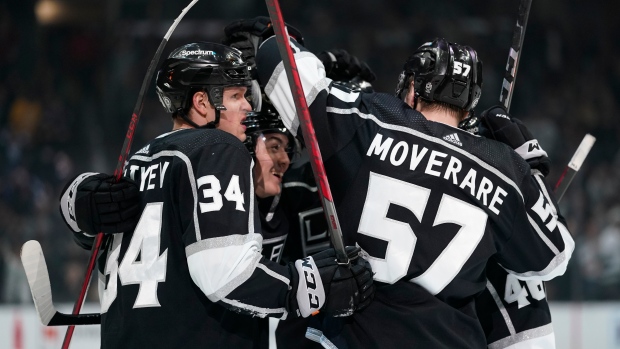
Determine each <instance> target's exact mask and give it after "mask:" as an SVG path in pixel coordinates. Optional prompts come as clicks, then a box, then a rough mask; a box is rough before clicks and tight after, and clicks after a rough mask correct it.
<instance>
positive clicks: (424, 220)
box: [233, 25, 574, 348]
mask: <svg viewBox="0 0 620 349" xmlns="http://www.w3.org/2000/svg"><path fill="white" fill-rule="evenodd" d="M252 28H253V26H251V25H250V26H246V27H238V28H236V30H237V32H238V33H247V34H248V35H253V31H252V30H253V29H252ZM258 34H259V35H260V33H258ZM257 41H258V42H259V44H260V46H258V47H259V49H258V52H257V55H256V63H257V67H258V76H259V79H260V82H261V84H263V85H264V86H265V93H266V94H267V96H268V97H269V99H270V100H271V101H272V102H273V104H274V106H275V107H276V109H278V111H279V112H280V114H281V116H282V118H283V120H284V122H285V125H287V127H289V129H290V130H291V131H293V132H294V133H296V132H295V129H296V127H297V126H296V125H299V120H298V119H297V117H296V115H295V114H294V112H292V111H293V110H294V108H293V107H292V106H293V104H294V103H293V100H292V95H291V93H290V89H289V86H288V82H287V80H286V79H284V78H282V77H281V76H280V74H284V72H283V70H282V69H281V68H278V67H279V66H280V67H281V64H282V63H281V59H280V57H279V54H278V49H277V45H276V40H275V39H274V38H269V39H265V38H262V37H259V40H257ZM290 41H291V45H293V48H294V52H295V56H296V60H297V67H298V71H299V73H300V77H301V80H302V84H303V86H304V91H305V92H306V98H307V101H308V104H309V108H310V112H311V115H312V120H313V123H314V128H315V132H316V135H317V140H318V142H319V145H320V147H321V152H322V155H323V159H324V163H325V166H326V171H327V175H328V178H329V179H330V184H331V186H332V189H333V192H332V194H333V197H334V200H335V203H336V207H337V210H338V213H339V217H340V221H341V224H342V231H343V234H344V238H345V243H347V244H353V243H355V244H358V245H359V246H361V247H362V248H363V249H364V251H365V252H366V253H367V254H368V255H369V258H370V261H371V264H372V265H373V270H374V272H375V281H379V282H381V283H383V285H382V286H381V287H379V288H378V289H377V293H376V297H375V302H373V303H372V304H371V305H370V306H369V307H368V308H367V309H366V310H365V311H364V312H361V313H359V314H356V315H354V316H353V317H351V318H350V319H346V320H345V323H344V324H343V328H342V331H341V332H340V336H339V338H336V339H341V340H342V342H344V343H345V344H346V345H348V346H349V347H351V348H357V347H364V348H372V347H377V348H390V347H405V346H407V345H410V344H412V343H415V345H417V346H420V347H433V348H437V347H445V348H454V347H459V348H481V347H485V346H486V341H485V336H484V332H483V331H482V328H481V326H480V324H479V323H478V321H477V319H476V315H475V309H474V301H473V300H474V297H475V296H476V295H477V294H478V293H480V292H481V291H482V290H483V289H484V288H485V284H486V278H485V274H484V270H485V266H486V263H487V261H488V260H489V259H494V260H496V261H497V262H498V263H500V265H501V266H502V267H503V268H505V269H506V270H507V271H509V272H510V273H511V274H512V275H514V276H515V277H517V278H519V279H522V280H532V281H536V280H550V279H552V278H554V277H556V276H559V275H562V274H563V273H564V271H565V270H566V265H567V263H568V260H569V259H570V256H571V254H572V251H573V248H574V242H573V240H572V238H571V236H570V233H569V232H568V230H567V229H566V224H565V221H564V219H563V217H562V216H561V215H560V214H559V212H558V210H557V207H556V205H555V201H554V200H553V199H552V195H550V194H549V192H548V191H547V190H546V188H545V186H544V178H543V177H542V176H540V175H536V174H535V175H532V174H531V173H530V165H528V163H527V162H526V161H525V160H524V158H525V159H527V158H532V157H536V156H544V155H545V153H544V152H543V151H542V150H541V149H540V147H539V146H538V145H537V144H536V143H535V142H534V141H533V140H531V139H530V140H527V141H528V142H527V144H525V146H524V145H523V144H511V143H510V139H504V140H503V141H504V142H505V144H502V143H500V142H497V141H496V140H489V139H486V138H484V137H476V136H473V135H471V134H470V133H467V132H465V131H462V130H460V129H458V128H457V126H458V124H459V122H460V121H462V120H463V119H464V118H466V117H467V115H468V113H469V112H470V111H471V110H472V109H473V107H475V105H476V104H477V102H478V100H479V97H480V92H481V85H482V71H481V70H482V63H481V61H480V60H479V59H478V57H477V54H476V52H475V51H474V50H473V49H471V48H470V47H467V46H462V45H457V44H451V43H448V42H447V41H445V40H443V39H438V40H435V41H433V42H430V43H427V44H425V45H423V46H421V47H420V48H419V49H418V50H417V51H416V52H415V53H414V55H413V56H412V57H411V59H410V60H408V65H410V66H411V68H412V70H413V71H414V72H415V74H413V75H406V74H403V75H402V76H401V79H400V84H399V97H400V98H401V99H400V100H399V99H398V98H394V97H393V96H389V95H385V94H377V93H363V92H359V91H353V90H350V89H346V88H343V87H342V86H338V85H336V84H333V83H332V82H331V80H329V79H327V78H325V73H324V69H323V66H322V64H321V62H320V61H319V60H318V59H317V58H316V56H314V55H312V54H311V53H309V52H307V51H306V50H305V48H304V47H303V46H301V45H299V44H298V43H297V42H295V40H292V39H291V40H290ZM233 45H234V44H233ZM403 101H404V102H405V103H403ZM530 145H531V147H530ZM522 146H524V148H525V152H524V151H522V149H523V148H521V147H522ZM522 155H523V157H522Z"/></svg>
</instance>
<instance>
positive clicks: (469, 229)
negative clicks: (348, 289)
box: [358, 172, 487, 294]
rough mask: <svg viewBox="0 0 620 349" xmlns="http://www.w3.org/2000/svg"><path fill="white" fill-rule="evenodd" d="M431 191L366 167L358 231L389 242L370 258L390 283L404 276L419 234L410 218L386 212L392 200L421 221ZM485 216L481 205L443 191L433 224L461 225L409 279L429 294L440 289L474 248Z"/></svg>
mask: <svg viewBox="0 0 620 349" xmlns="http://www.w3.org/2000/svg"><path fill="white" fill-rule="evenodd" d="M430 193H431V190H430V189H428V188H424V187H420V186H417V185H415V184H411V183H407V182H404V181H400V180H398V179H394V178H391V177H387V176H383V175H380V174H376V173H372V172H371V173H370V180H369V183H368V193H367V196H366V202H365V203H364V210H363V212H362V218H361V220H360V225H359V228H358V233H360V234H363V235H368V236H371V237H374V238H377V239H380V240H385V241H387V242H388V246H387V251H386V253H385V258H377V257H372V256H370V258H369V262H370V264H371V266H372V270H373V271H374V272H375V276H374V279H375V280H376V281H380V282H385V283H389V284H392V283H394V282H396V281H398V280H400V279H401V278H403V277H404V276H405V275H406V274H407V271H408V269H409V265H410V264H411V259H412V258H413V254H414V250H415V247H416V242H417V240H418V238H417V236H416V234H415V232H414V231H413V230H412V229H411V226H410V225H409V224H408V223H406V222H400V221H396V220H393V219H390V218H387V217H386V215H387V211H388V208H389V207H390V204H396V205H399V206H402V207H404V208H407V209H408V210H410V211H411V212H413V214H414V215H415V216H416V218H417V219H418V221H420V222H421V221H422V216H423V215H424V209H425V208H426V205H427V202H428V198H429V196H430ZM486 222H487V214H486V213H485V212H484V211H483V210H482V209H480V208H479V207H476V206H472V205H470V204H468V203H466V202H464V201H462V200H459V199H457V198H455V197H452V196H450V195H446V194H444V195H443V197H442V198H441V203H440V204H439V209H438V210H437V214H436V216H435V221H434V223H433V226H436V225H439V224H444V223H454V224H457V225H459V226H461V229H460V230H459V231H458V233H457V234H456V236H455V237H454V238H453V239H452V241H450V243H449V244H448V246H446V248H445V249H444V250H443V251H442V252H441V254H440V255H439V257H437V259H436V260H435V261H434V262H433V264H432V265H431V266H430V267H429V268H428V269H427V270H426V271H425V272H424V273H422V274H421V275H420V276H418V277H415V278H413V279H411V280H410V281H411V282H414V283H417V284H419V285H421V286H423V287H424V288H426V289H427V290H428V291H429V292H430V293H432V294H437V293H439V292H441V290H443V289H444V288H445V287H446V285H448V284H449V283H450V281H452V279H454V277H455V276H456V275H457V274H458V272H459V271H460V270H461V268H462V267H463V265H464V264H465V262H466V261H467V260H468V259H469V257H470V256H471V254H472V253H473V252H474V249H475V248H476V246H477V245H478V243H479V242H480V240H481V239H482V236H483V235H484V229H485V226H486Z"/></svg>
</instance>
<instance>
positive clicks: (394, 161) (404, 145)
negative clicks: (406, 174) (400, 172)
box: [390, 141, 409, 166]
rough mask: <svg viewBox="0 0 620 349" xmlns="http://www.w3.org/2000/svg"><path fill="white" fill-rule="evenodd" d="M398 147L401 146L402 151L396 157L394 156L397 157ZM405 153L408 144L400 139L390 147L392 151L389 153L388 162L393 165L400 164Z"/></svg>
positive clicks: (403, 159) (407, 151)
mask: <svg viewBox="0 0 620 349" xmlns="http://www.w3.org/2000/svg"><path fill="white" fill-rule="evenodd" d="M400 148H403V153H402V154H400V157H399V158H398V159H396V157H398V151H399V150H400ZM407 153H409V146H408V145H407V142H403V141H400V142H398V143H396V145H395V146H394V148H392V152H391V153H390V162H391V163H392V165H394V166H400V165H402V164H403V162H405V158H406V157H407Z"/></svg>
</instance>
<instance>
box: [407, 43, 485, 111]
mask: <svg viewBox="0 0 620 349" xmlns="http://www.w3.org/2000/svg"><path fill="white" fill-rule="evenodd" d="M411 78H413V81H414V89H415V93H416V97H420V98H422V100H424V101H427V102H433V101H437V102H444V103H447V104H449V105H453V106H456V107H458V108H461V109H463V110H466V111H469V110H472V109H473V108H474V107H475V106H476V104H478V101H479V100H480V95H481V93H482V61H481V60H480V59H479V58H478V54H477V53H476V51H475V50H474V49H473V48H471V47H469V46H463V45H459V44H456V43H449V42H448V41H447V40H445V39H442V38H437V39H435V40H433V41H432V42H427V43H425V44H423V45H422V46H420V47H419V48H418V49H417V50H416V51H415V52H414V53H413V55H411V56H410V57H409V58H408V59H407V61H406V62H405V65H404V67H403V71H402V73H401V74H400V76H399V81H398V86H397V88H396V95H397V96H398V97H399V98H404V96H403V95H402V94H403V92H404V91H405V90H407V89H408V84H409V81H411Z"/></svg>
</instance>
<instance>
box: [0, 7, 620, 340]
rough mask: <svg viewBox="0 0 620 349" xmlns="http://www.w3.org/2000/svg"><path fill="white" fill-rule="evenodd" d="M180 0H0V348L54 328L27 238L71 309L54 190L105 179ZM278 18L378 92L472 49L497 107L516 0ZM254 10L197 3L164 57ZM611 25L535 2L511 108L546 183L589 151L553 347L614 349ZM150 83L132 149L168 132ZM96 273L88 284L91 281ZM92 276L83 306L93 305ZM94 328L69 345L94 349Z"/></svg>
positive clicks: (617, 325) (568, 211) (595, 12)
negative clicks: (37, 297) (35, 282)
mask: <svg viewBox="0 0 620 349" xmlns="http://www.w3.org/2000/svg"><path fill="white" fill-rule="evenodd" d="M188 3H189V1H178V0H174V1H173V0H151V1H147V0H105V1H101V0H99V1H93V0H0V82H1V83H0V348H7V349H25V348H59V347H60V343H61V342H62V339H63V336H64V332H65V328H64V327H56V328H51V327H50V328H46V327H44V326H42V325H41V324H40V322H39V320H38V317H37V316H36V313H35V311H34V305H33V302H32V298H31V295H30V292H29V289H28V285H27V282H26V277H25V274H24V270H23V268H22V265H21V262H20V260H19V252H20V247H21V246H22V244H23V243H24V242H26V241H27V240H32V239H35V240H38V241H39V242H40V243H41V245H42V247H43V251H44V254H45V255H46V257H47V263H48V268H49V272H50V278H51V284H52V291H53V294H54V301H55V302H56V303H57V306H58V308H59V309H64V311H66V312H70V310H71V307H72V305H73V302H75V300H76V299H77V297H78V294H79V292H80V288H81V285H82V281H83V277H84V272H85V270H86V266H87V263H88V258H89V255H90V254H89V252H86V251H83V250H82V249H80V248H78V247H77V246H76V245H75V244H74V242H73V239H72V237H71V234H70V231H69V230H68V228H67V226H66V225H65V224H64V223H63V221H62V218H61V217H60V213H59V209H58V198H59V195H60V193H61V190H62V189H63V186H64V185H65V184H66V183H67V181H68V180H70V179H71V178H73V177H74V176H75V175H77V174H79V173H82V172H86V171H98V172H106V173H112V172H113V171H114V168H115V166H116V161H117V157H118V154H119V152H120V150H121V146H122V144H123V140H124V136H125V133H126V130H127V126H128V124H129V121H130V118H131V113H132V110H133V107H134V105H135V103H136V99H137V97H138V92H139V89H140V85H141V83H142V81H143V79H144V75H145V73H146V70H147V67H148V65H149V62H150V61H151V59H152V57H153V55H154V53H155V51H156V49H157V46H158V44H159V43H160V41H161V39H162V37H163V36H164V34H165V33H166V31H167V29H168V28H169V26H170V25H171V23H172V21H173V20H174V19H175V18H176V17H177V16H178V15H179V13H180V12H181V10H182V9H183V8H184V7H185V6H186V5H187V4H188ZM281 6H282V11H283V15H284V18H285V20H286V21H287V22H288V23H290V24H292V25H293V26H295V27H297V28H298V29H299V30H300V31H301V32H302V34H303V35H304V38H305V43H306V47H307V48H308V49H310V50H311V51H312V52H315V53H319V52H321V51H323V50H329V49H335V48H342V49H346V50H348V51H349V52H350V53H353V54H355V55H356V56H358V57H360V58H361V59H363V60H365V61H366V62H367V63H368V64H369V66H370V67H371V68H372V70H373V71H374V72H375V74H376V75H377V80H376V81H375V82H374V83H373V87H374V88H375V90H377V91H382V92H388V93H392V92H393V91H394V89H395V87H396V83H397V80H398V75H399V73H400V71H401V69H402V66H403V63H404V61H405V59H406V58H407V57H408V56H409V54H410V53H411V52H412V51H413V50H414V49H415V48H416V47H418V46H419V45H421V44H422V43H424V42H426V41H430V40H432V39H433V38H435V37H445V38H446V39H448V40H449V41H451V42H457V43H459V44H466V45H470V46H472V47H474V48H475V49H476V50H477V51H478V53H479V56H480V58H481V59H482V61H483V62H484V75H483V78H484V86H483V92H482V98H481V101H480V103H479V105H478V107H477V108H476V110H477V111H478V112H481V111H482V110H484V109H486V108H488V107H490V106H492V105H493V104H497V103H498V100H499V95H500V91H501V85H502V79H503V76H504V72H505V68H506V61H507V57H508V50H509V48H510V45H511V42H512V36H513V28H514V26H515V22H516V19H517V10H518V7H519V1H517V0H509V1H508V0H506V1H491V0H486V1H482V0H469V1H462V0H460V1H456V0H434V1H417V0H410V1H388V0H386V1H377V0H356V1H343V0H335V1H334V0H331V1H328V0H312V1H302V0H284V1H282V3H281ZM256 15H268V13H267V9H266V6H265V4H264V3H262V2H260V1H255V0H227V1H208V0H201V1H199V2H198V3H197V4H196V5H195V6H194V7H193V8H192V9H191V10H190V11H189V12H188V14H187V15H186V17H185V18H184V19H183V20H182V21H181V23H180V24H179V25H178V27H177V29H176V31H175V32H174V33H173V34H172V37H171V38H170V41H169V42H168V44H167V46H166V48H165V50H164V53H163V56H162V60H163V58H165V57H166V56H167V55H168V53H169V52H170V51H171V50H172V49H173V48H175V47H177V46H180V45H182V44H184V43H187V42H191V41H218V42H219V40H220V39H221V36H222V34H223V27H224V26H225V25H226V24H228V23H229V22H230V21H232V20H235V19H241V18H250V17H254V16H256ZM619 57H620V21H619V20H618V5H617V3H616V2H615V1H604V0H591V1H576V0H534V1H533V4H532V8H531V12H530V15H529V21H528V25H527V31H526V34H525V41H524V46H523V51H522V57H521V61H520V65H519V70H518V75H517V79H516V85H515V90H514V95H513V100H512V106H511V110H510V111H511V114H512V115H513V116H515V117H517V118H520V119H521V120H522V121H524V122H525V124H526V125H528V127H529V129H530V130H531V131H532V132H533V134H534V135H535V136H536V138H537V139H538V140H539V142H540V144H541V145H542V147H543V148H544V149H545V150H546V151H547V153H548V154H549V157H550V158H551V161H552V171H551V174H550V175H549V178H550V181H549V183H555V182H556V181H557V180H558V178H559V177H560V175H561V173H562V171H563V170H564V168H565V167H566V165H567V164H568V162H569V161H570V159H571V156H572V155H573V153H574V152H575V150H576V149H577V146H578V145H579V143H580V142H581V140H582V138H583V137H584V135H585V134H587V133H590V134H592V135H593V136H595V137H596V139H597V140H596V143H595V144H594V147H593V148H592V150H591V152H590V154H589V156H588V157H587V159H586V160H585V162H584V164H583V166H582V168H581V169H580V171H579V172H578V173H577V175H576V176H575V178H574V180H573V182H572V184H571V186H570V187H569V188H568V190H567V192H566V194H565V196H564V198H563V199H562V202H561V204H560V206H561V208H562V210H563V211H562V212H563V214H564V216H565V217H566V218H567V220H568V224H569V228H570V229H571V231H572V232H573V234H574V238H575V241H576V250H575V253H574V255H573V257H572V260H571V262H570V264H569V268H568V271H567V272H566V274H565V275H564V276H562V277H560V278H557V279H556V280H554V281H552V282H549V283H547V284H546V287H547V296H548V299H549V301H550V303H551V308H552V314H553V321H554V329H555V335H556V343H557V346H558V348H620V195H619V194H620V147H619V145H620V59H619ZM153 85H154V83H151V84H150V86H149V89H148V91H147V94H146V99H145V103H144V109H143V111H142V115H141V119H140V122H139V124H138V126H137V130H136V138H135V141H134V147H133V149H132V151H136V150H138V149H137V148H136V147H139V146H140V145H141V144H143V143H145V142H146V141H147V140H149V139H152V138H153V137H155V136H157V135H159V134H162V133H164V132H167V131H169V130H170V128H171V121H170V117H169V116H168V115H167V114H166V113H165V111H164V109H163V108H162V107H161V105H160V103H159V101H158V99H157V96H156V93H155V89H154V86H153ZM94 279H96V277H95V278H94ZM97 309H98V296H97V284H96V282H93V283H92V285H91V287H90V290H89V293H88V296H87V300H86V310H87V311H88V310H90V311H97ZM98 343H99V326H89V327H82V328H79V329H78V330H77V331H76V334H75V336H74V339H73V343H72V345H71V348H93V347H97V345H98Z"/></svg>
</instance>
